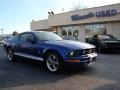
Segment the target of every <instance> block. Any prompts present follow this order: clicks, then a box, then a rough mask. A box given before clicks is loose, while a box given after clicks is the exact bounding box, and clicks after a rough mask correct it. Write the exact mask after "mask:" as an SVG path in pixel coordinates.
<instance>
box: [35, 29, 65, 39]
mask: <svg viewBox="0 0 120 90" xmlns="http://www.w3.org/2000/svg"><path fill="white" fill-rule="evenodd" d="M35 35H36V36H37V38H38V40H39V41H51V40H52V41H56V40H63V39H62V38H61V37H60V36H58V35H57V34H55V33H53V32H42V31H41V32H35Z"/></svg>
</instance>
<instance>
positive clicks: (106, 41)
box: [88, 34, 120, 52]
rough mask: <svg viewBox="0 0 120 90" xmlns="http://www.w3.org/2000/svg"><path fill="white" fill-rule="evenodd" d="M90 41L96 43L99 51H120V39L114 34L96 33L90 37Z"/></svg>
mask: <svg viewBox="0 0 120 90" xmlns="http://www.w3.org/2000/svg"><path fill="white" fill-rule="evenodd" d="M88 43H90V44H93V45H95V46H96V49H97V51H98V52H102V51H103V50H116V51H120V40H118V39H117V38H115V37H114V36H112V35H104V34H99V35H94V36H93V37H92V38H91V39H89V42H88Z"/></svg>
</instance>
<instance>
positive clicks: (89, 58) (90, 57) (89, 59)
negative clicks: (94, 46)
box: [65, 53, 98, 65]
mask: <svg viewBox="0 0 120 90" xmlns="http://www.w3.org/2000/svg"><path fill="white" fill-rule="evenodd" d="M97 58H98V55H97V53H91V54H86V55H81V56H80V57H76V58H69V59H67V60H65V63H67V64H74V65H75V64H78V65H80V64H82V65H83V64H91V63H93V62H95V61H96V60H97Z"/></svg>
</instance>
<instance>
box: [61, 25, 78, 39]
mask: <svg viewBox="0 0 120 90" xmlns="http://www.w3.org/2000/svg"><path fill="white" fill-rule="evenodd" d="M61 30H62V36H63V38H64V39H67V40H78V30H77V29H76V26H65V27H61Z"/></svg>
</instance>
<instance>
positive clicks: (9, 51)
mask: <svg viewBox="0 0 120 90" xmlns="http://www.w3.org/2000/svg"><path fill="white" fill-rule="evenodd" d="M7 57H8V60H9V61H10V62H14V61H15V55H14V51H13V50H12V49H11V48H8V49H7Z"/></svg>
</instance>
